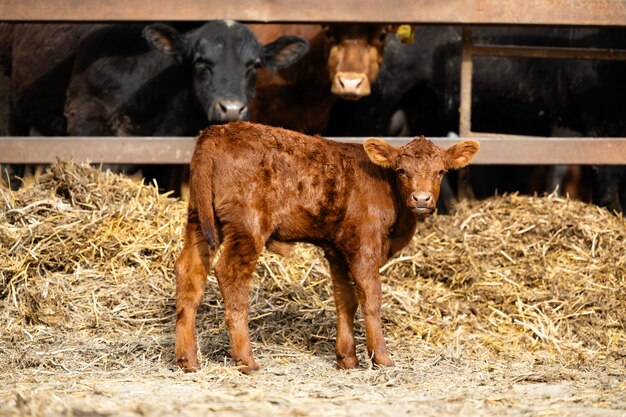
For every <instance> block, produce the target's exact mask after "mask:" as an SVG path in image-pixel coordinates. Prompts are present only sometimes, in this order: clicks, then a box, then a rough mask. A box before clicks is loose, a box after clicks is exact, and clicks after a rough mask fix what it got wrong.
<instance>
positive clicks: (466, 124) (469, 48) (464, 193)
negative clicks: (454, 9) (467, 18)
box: [458, 27, 474, 200]
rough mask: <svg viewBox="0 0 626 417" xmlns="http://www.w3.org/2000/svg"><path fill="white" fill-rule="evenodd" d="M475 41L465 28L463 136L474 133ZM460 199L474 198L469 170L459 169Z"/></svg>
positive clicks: (460, 117)
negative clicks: (473, 80)
mask: <svg viewBox="0 0 626 417" xmlns="http://www.w3.org/2000/svg"><path fill="white" fill-rule="evenodd" d="M473 47H474V42H473V40H472V28H470V27H464V28H463V54H462V57H461V97H460V100H461V103H460V106H459V133H460V135H461V137H468V136H470V135H471V133H472V72H473V62H472V55H473V54H474V51H473ZM458 184H459V185H458V199H459V200H466V199H472V198H474V192H473V190H472V187H471V186H470V184H469V170H468V169H467V168H464V169H461V170H459V171H458Z"/></svg>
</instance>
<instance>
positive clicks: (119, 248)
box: [0, 161, 626, 371]
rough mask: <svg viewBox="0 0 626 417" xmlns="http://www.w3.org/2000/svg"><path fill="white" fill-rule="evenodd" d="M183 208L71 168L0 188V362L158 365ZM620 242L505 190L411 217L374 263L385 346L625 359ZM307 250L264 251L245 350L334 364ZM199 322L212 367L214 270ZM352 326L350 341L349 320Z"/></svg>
mask: <svg viewBox="0 0 626 417" xmlns="http://www.w3.org/2000/svg"><path fill="white" fill-rule="evenodd" d="M185 214H186V204H185V202H183V201H179V200H175V199H172V198H169V197H168V196H167V195H160V194H158V192H157V191H156V188H155V187H153V186H147V185H143V184H140V183H137V182H134V181H131V180H130V179H127V178H125V177H123V176H120V175H117V174H112V173H110V172H101V171H99V170H97V169H95V168H92V167H90V166H89V165H85V164H78V163H74V162H68V161H60V162H58V163H56V164H54V165H52V166H51V167H50V169H49V170H48V171H47V172H46V173H45V174H44V175H42V176H40V177H39V178H38V179H36V181H35V182H34V183H33V184H31V185H29V186H26V187H24V188H22V189H20V190H19V191H13V192H12V191H10V190H8V189H6V188H2V187H0V253H1V254H2V256H0V306H1V307H0V325H1V335H0V352H2V353H0V367H2V369H5V370H17V369H24V368H38V369H48V370H54V369H64V370H66V371H80V370H83V369H91V370H93V369H101V370H119V369H129V368H139V367H141V368H142V369H145V370H148V371H150V370H152V371H156V370H159V369H163V368H164V367H171V366H172V365H171V363H172V359H173V354H172V351H173V327H174V326H173V325H174V298H173V294H174V281H173V272H172V267H173V262H174V259H175V257H176V255H177V253H178V252H179V250H180V247H181V243H182V242H181V238H182V228H183V226H184V221H185ZM625 248H626V221H625V220H624V219H623V218H622V217H620V216H616V215H613V214H610V213H608V212H607V211H606V210H604V209H601V208H598V207H595V206H592V205H587V204H584V203H581V202H576V201H570V200H567V199H562V198H556V197H522V196H518V195H506V196H496V197H493V198H490V199H488V200H485V201H481V202H470V203H462V204H460V205H459V206H458V207H457V208H456V210H455V212H454V213H453V214H452V215H435V216H432V217H430V218H428V219H427V220H426V221H424V222H423V223H420V225H419V228H418V232H417V233H416V236H415V238H414V239H413V241H412V242H411V244H410V245H409V246H408V247H407V248H405V249H404V250H403V251H402V253H400V254H399V255H398V256H397V257H396V258H394V259H392V260H391V261H390V262H389V263H388V264H387V265H385V266H384V267H383V268H381V272H382V281H383V297H384V298H383V320H384V328H385V332H386V337H387V339H388V340H389V341H390V343H391V345H392V346H393V347H394V348H396V349H408V350H411V349H419V348H420V347H423V346H457V347H459V346H461V347H462V349H463V352H464V354H465V355H470V356H471V355H476V357H490V356H491V355H499V356H500V357H510V358H520V357H522V356H524V355H527V354H529V353H531V354H533V355H535V357H536V358H541V360H544V361H547V362H553V363H554V362H559V363H564V362H571V363H589V362H593V361H599V360H603V359H608V358H611V359H613V360H618V361H620V360H623V359H624V357H626V332H625V328H626V301H625V300H626V250H625ZM320 255H321V254H320V252H319V250H318V249H317V248H315V247H312V246H306V245H301V246H298V247H297V249H296V251H295V252H294V253H293V254H292V255H290V256H289V257H288V258H281V257H279V256H277V255H273V254H269V253H265V252H264V253H263V254H262V256H261V258H260V260H259V262H258V264H257V269H256V273H255V274H256V276H255V278H254V280H253V288H252V291H251V294H250V303H251V309H250V315H251V324H250V327H251V334H252V338H253V343H254V345H255V349H257V350H259V351H264V350H265V351H269V350H271V351H272V354H276V355H280V353H281V352H280V348H281V347H285V348H287V347H297V348H298V349H300V350H302V349H306V350H309V351H312V352H317V353H321V354H323V355H332V352H333V349H334V333H335V330H334V327H335V313H334V306H333V302H332V296H331V288H330V280H329V277H328V269H327V265H326V264H325V262H324V260H323V258H322V257H321V256H320ZM197 327H198V330H199V340H200V344H201V345H200V349H201V352H202V354H203V357H204V360H205V361H208V362H209V363H216V362H217V363H220V362H223V361H224V357H225V356H227V355H228V344H227V340H228V338H227V335H226V330H225V327H224V323H223V320H222V305H221V297H220V295H219V291H218V287H217V283H216V280H215V278H214V277H213V276H209V278H208V285H207V290H206V294H205V297H204V300H203V304H202V306H201V308H200V311H199V315H198V324H197ZM357 332H358V339H359V343H360V345H362V344H363V343H362V342H363V330H362V325H361V323H360V322H359V323H358V324H357ZM77 352H79V353H77ZM392 352H393V350H392ZM205 363H206V362H205Z"/></svg>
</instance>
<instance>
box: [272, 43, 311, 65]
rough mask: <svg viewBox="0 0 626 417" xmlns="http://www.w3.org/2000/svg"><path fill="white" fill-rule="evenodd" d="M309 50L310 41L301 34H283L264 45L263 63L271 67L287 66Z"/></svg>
mask: <svg viewBox="0 0 626 417" xmlns="http://www.w3.org/2000/svg"><path fill="white" fill-rule="evenodd" d="M308 51H309V42H307V40H306V39H304V38H301V37H299V36H281V37H280V38H278V39H276V40H275V41H274V42H272V43H268V44H267V45H265V46H264V47H263V65H264V66H265V67H269V68H273V69H275V68H285V67H288V66H290V65H292V64H294V63H295V62H296V61H298V60H299V59H300V58H302V57H303V56H304V54H306V53H307V52H308Z"/></svg>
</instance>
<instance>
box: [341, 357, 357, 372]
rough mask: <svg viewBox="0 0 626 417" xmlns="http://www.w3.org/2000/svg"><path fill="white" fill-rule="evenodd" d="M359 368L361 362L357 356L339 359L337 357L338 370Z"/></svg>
mask: <svg viewBox="0 0 626 417" xmlns="http://www.w3.org/2000/svg"><path fill="white" fill-rule="evenodd" d="M357 366H359V360H358V359H357V358H356V356H346V357H343V358H342V357H339V356H337V368H339V369H354V368H356V367H357Z"/></svg>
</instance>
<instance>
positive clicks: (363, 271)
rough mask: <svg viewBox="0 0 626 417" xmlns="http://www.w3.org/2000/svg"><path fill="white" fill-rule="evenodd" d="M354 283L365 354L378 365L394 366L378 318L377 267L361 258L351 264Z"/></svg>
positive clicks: (378, 286)
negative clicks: (360, 313)
mask: <svg viewBox="0 0 626 417" xmlns="http://www.w3.org/2000/svg"><path fill="white" fill-rule="evenodd" d="M351 270H352V273H353V276H354V281H355V283H356V294H357V299H358V301H359V305H360V306H361V311H362V312H363V317H364V319H365V343H366V345H367V354H368V355H369V357H370V358H372V361H373V362H374V363H375V364H376V365H379V366H394V364H393V361H392V360H391V358H390V357H389V352H388V351H387V345H386V343H385V337H384V336H383V326H382V320H381V318H380V306H381V285H380V276H379V274H378V267H377V266H376V265H373V262H372V263H364V262H362V259H359V260H358V261H357V262H354V263H353V264H352V265H351Z"/></svg>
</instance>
